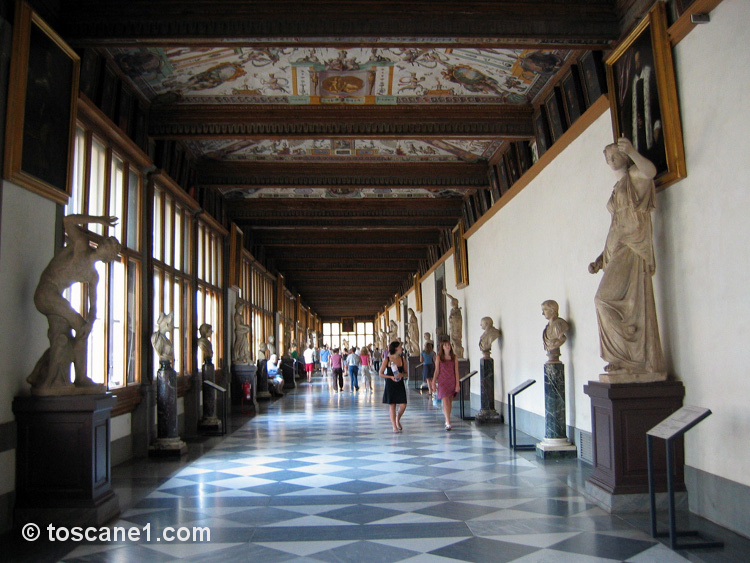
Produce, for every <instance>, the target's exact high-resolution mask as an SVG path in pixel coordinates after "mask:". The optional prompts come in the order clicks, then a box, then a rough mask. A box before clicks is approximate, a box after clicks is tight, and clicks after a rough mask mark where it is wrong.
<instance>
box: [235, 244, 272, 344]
mask: <svg viewBox="0 0 750 563" xmlns="http://www.w3.org/2000/svg"><path fill="white" fill-rule="evenodd" d="M273 282H274V278H273V277H271V276H270V275H269V274H267V273H266V272H265V270H264V269H263V268H262V267H261V266H260V265H259V264H258V263H257V262H255V260H254V259H253V257H252V256H251V254H250V253H249V252H248V251H247V250H243V251H242V272H241V279H240V296H241V297H242V298H243V299H244V300H245V301H247V305H245V309H244V315H245V322H246V323H248V324H249V325H250V327H251V329H250V330H251V341H250V349H251V351H252V354H253V358H257V357H258V350H259V349H260V344H261V342H268V337H269V336H271V335H272V334H273V296H274V293H273Z"/></svg>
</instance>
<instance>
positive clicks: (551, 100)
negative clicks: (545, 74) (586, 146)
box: [544, 86, 567, 143]
mask: <svg viewBox="0 0 750 563" xmlns="http://www.w3.org/2000/svg"><path fill="white" fill-rule="evenodd" d="M544 107H545V109H546V110H547V121H548V122H549V130H550V132H551V133H552V142H553V143H554V142H555V141H557V140H558V139H559V138H560V137H562V136H563V133H565V130H566V129H567V124H566V122H565V115H564V114H563V107H562V96H561V94H560V89H559V88H558V87H557V86H555V87H554V88H553V89H552V92H550V94H549V96H547V99H546V100H544Z"/></svg>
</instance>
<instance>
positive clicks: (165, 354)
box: [151, 312, 174, 366]
mask: <svg viewBox="0 0 750 563" xmlns="http://www.w3.org/2000/svg"><path fill="white" fill-rule="evenodd" d="M173 317H174V312H172V313H169V314H165V313H159V318H158V319H157V321H156V331H155V332H154V333H153V334H152V335H151V346H153V347H154V351H156V354H157V355H158V356H159V361H160V362H162V363H163V362H169V365H170V366H171V365H172V364H173V363H174V346H173V345H172V341H171V340H170V339H169V338H168V336H169V334H170V333H171V332H172V331H173V330H174V324H173V322H172V321H173Z"/></svg>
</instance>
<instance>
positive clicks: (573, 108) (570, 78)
mask: <svg viewBox="0 0 750 563" xmlns="http://www.w3.org/2000/svg"><path fill="white" fill-rule="evenodd" d="M561 84H562V95H563V102H564V105H565V115H566V116H567V118H568V123H569V124H571V125H573V123H575V122H576V120H577V119H578V118H579V117H581V115H583V112H584V111H586V103H585V101H584V99H583V88H582V87H581V79H580V77H579V75H578V69H577V68H576V67H575V65H573V67H572V68H571V69H570V71H568V73H567V74H566V75H565V76H564V77H563V79H562V83H561Z"/></svg>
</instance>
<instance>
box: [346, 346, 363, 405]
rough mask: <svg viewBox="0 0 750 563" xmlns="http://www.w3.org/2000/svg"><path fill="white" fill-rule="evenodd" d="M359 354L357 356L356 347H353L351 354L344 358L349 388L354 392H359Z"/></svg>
mask: <svg viewBox="0 0 750 563" xmlns="http://www.w3.org/2000/svg"><path fill="white" fill-rule="evenodd" d="M360 363H361V362H360V359H359V354H357V347H356V346H353V347H352V349H351V352H350V353H349V355H348V356H347V357H346V365H347V367H348V368H349V387H350V389H351V391H352V393H354V391H359V379H358V377H357V376H358V375H359V366H360Z"/></svg>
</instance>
